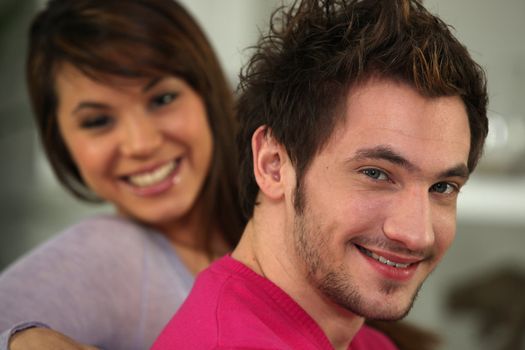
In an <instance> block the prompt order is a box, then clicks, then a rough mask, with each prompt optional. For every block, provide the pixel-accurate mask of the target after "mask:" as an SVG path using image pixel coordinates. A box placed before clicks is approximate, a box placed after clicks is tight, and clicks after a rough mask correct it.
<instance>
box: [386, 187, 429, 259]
mask: <svg viewBox="0 0 525 350" xmlns="http://www.w3.org/2000/svg"><path fill="white" fill-rule="evenodd" d="M383 232H384V234H385V236H387V237H388V238H389V239H391V240H393V241H397V242H398V243H400V244H402V245H403V246H405V247H406V248H408V249H410V250H412V251H415V252H423V251H427V250H428V249H429V248H430V247H432V245H433V244H434V241H435V236H434V228H433V222H432V208H431V203H430V196H429V192H428V189H426V188H422V187H414V188H406V189H403V190H402V191H400V192H399V193H398V194H397V196H396V201H395V202H393V203H392V205H391V207H390V210H389V213H388V216H387V218H386V219H385V221H384V224H383Z"/></svg>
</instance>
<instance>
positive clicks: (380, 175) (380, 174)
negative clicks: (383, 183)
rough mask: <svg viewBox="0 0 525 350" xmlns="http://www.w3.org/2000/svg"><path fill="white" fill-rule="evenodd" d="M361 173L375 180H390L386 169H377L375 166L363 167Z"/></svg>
mask: <svg viewBox="0 0 525 350" xmlns="http://www.w3.org/2000/svg"><path fill="white" fill-rule="evenodd" d="M361 173H363V174H365V175H366V176H368V177H371V178H372V179H374V180H388V179H389V178H388V175H387V174H386V173H385V172H384V171H382V170H379V169H375V168H367V169H363V170H361Z"/></svg>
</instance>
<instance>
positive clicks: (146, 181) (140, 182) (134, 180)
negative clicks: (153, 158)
mask: <svg viewBox="0 0 525 350" xmlns="http://www.w3.org/2000/svg"><path fill="white" fill-rule="evenodd" d="M178 163H180V161H172V162H169V163H166V164H165V165H163V166H161V167H159V168H157V169H155V170H153V171H151V172H149V173H143V174H140V175H133V176H130V177H129V178H128V180H129V182H130V183H131V184H133V185H135V186H138V187H147V186H152V185H155V184H156V183H158V182H161V181H163V180H165V179H166V178H167V177H168V176H169V175H170V174H171V173H172V171H173V170H174V169H175V166H176V165H177V164H178Z"/></svg>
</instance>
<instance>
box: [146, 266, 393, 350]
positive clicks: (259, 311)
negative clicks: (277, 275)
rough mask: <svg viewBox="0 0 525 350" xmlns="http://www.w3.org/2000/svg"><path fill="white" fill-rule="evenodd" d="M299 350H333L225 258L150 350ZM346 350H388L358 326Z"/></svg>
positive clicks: (310, 324)
mask: <svg viewBox="0 0 525 350" xmlns="http://www.w3.org/2000/svg"><path fill="white" fill-rule="evenodd" d="M167 349H177V350H184V349H259V350H261V349H294V350H295V349H301V350H308V349H312V350H314V349H315V350H319V349H326V350H328V349H330V350H332V349H333V347H332V345H331V344H330V341H329V340H328V338H327V337H326V335H325V334H324V333H323V331H322V330H321V328H320V327H319V326H318V325H317V323H316V322H315V321H314V320H313V319H312V318H311V317H310V315H308V314H307V313H306V312H305V311H304V310H303V309H302V308H301V307H300V306H299V304H297V303H296V302H295V301H294V300H293V299H292V298H291V297H290V296H289V295H288V294H286V293H285V292H284V291H283V290H282V289H280V288H279V287H278V286H276V285H275V284H274V283H272V282H271V281H270V280H268V279H266V278H264V277H262V276H260V275H258V274H257V273H255V272H254V271H252V270H251V269H250V268H248V267H247V266H245V265H244V264H242V263H241V262H239V261H237V260H234V259H233V258H231V257H230V256H226V257H223V258H221V259H220V260H218V261H216V262H215V263H213V264H212V265H211V266H210V267H209V268H208V269H207V270H205V271H203V272H202V273H201V274H200V275H199V276H198V278H197V280H196V282H195V285H194V287H193V289H192V291H191V293H190V295H189V297H188V299H186V301H185V302H184V304H183V305H182V307H181V308H180V309H179V311H178V312H177V314H176V315H175V316H174V317H173V318H172V319H171V321H170V322H169V323H168V325H167V326H166V327H165V328H164V330H163V331H162V333H161V335H160V336H159V338H157V340H156V341H155V343H154V344H153V347H152V350H167ZM349 349H350V350H391V349H396V347H395V346H394V345H393V343H392V342H391V341H390V340H389V339H388V338H387V337H386V336H385V335H383V334H382V333H380V332H378V331H376V330H374V329H372V328H370V327H367V326H363V327H362V328H361V329H360V330H359V332H358V333H357V334H356V336H355V337H354V339H353V341H352V343H351V344H350V347H349Z"/></svg>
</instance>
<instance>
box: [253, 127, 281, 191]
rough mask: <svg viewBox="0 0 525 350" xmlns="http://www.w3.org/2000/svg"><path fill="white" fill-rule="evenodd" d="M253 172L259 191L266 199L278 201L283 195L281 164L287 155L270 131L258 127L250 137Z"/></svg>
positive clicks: (266, 128)
mask: <svg viewBox="0 0 525 350" xmlns="http://www.w3.org/2000/svg"><path fill="white" fill-rule="evenodd" d="M252 155H253V172H254V175H255V180H256V181H257V184H258V185H259V189H260V190H261V192H262V193H264V195H265V196H266V197H269V198H271V199H275V200H277V199H280V198H282V196H283V195H284V185H283V164H284V162H286V160H287V158H288V155H287V153H286V150H285V149H284V147H283V146H282V145H281V144H279V143H278V142H277V141H276V140H275V139H274V137H273V135H272V131H271V129H269V128H268V127H267V126H260V127H259V128H258V129H257V130H255V132H254V133H253V136H252Z"/></svg>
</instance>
